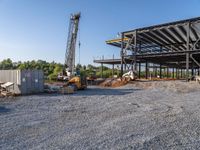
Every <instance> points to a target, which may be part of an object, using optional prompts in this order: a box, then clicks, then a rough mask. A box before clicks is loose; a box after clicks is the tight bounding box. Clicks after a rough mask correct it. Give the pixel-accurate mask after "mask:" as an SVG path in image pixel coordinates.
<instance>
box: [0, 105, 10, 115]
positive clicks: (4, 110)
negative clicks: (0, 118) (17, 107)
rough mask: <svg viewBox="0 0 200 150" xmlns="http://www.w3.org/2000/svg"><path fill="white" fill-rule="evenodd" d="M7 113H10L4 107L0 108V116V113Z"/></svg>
mask: <svg viewBox="0 0 200 150" xmlns="http://www.w3.org/2000/svg"><path fill="white" fill-rule="evenodd" d="M7 112H10V109H8V108H6V107H4V106H0V114H1V113H7Z"/></svg>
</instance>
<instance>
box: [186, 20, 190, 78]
mask: <svg viewBox="0 0 200 150" xmlns="http://www.w3.org/2000/svg"><path fill="white" fill-rule="evenodd" d="M186 45H187V51H189V50H190V23H188V24H187V41H186ZM189 57H190V55H189V53H187V54H186V80H187V81H189Z"/></svg>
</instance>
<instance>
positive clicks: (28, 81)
mask: <svg viewBox="0 0 200 150" xmlns="http://www.w3.org/2000/svg"><path fill="white" fill-rule="evenodd" d="M0 81H1V82H14V92H15V93H19V94H32V93H40V92H43V89H44V74H43V71H42V70H0Z"/></svg>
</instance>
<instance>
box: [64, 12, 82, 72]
mask: <svg viewBox="0 0 200 150" xmlns="http://www.w3.org/2000/svg"><path fill="white" fill-rule="evenodd" d="M80 17H81V13H80V12H79V13H76V14H71V17H70V22H69V31H68V38H67V46H66V53H65V64H64V69H63V70H64V72H65V74H66V73H67V76H71V75H74V73H75V71H74V68H75V49H76V40H77V33H78V26H79V20H80ZM79 46H80V44H79Z"/></svg>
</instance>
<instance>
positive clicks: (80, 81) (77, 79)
mask: <svg viewBox="0 0 200 150" xmlns="http://www.w3.org/2000/svg"><path fill="white" fill-rule="evenodd" d="M67 85H71V86H73V87H74V90H83V89H86V88H87V80H86V78H85V77H81V76H74V77H72V78H71V79H70V80H69V81H68V82H67Z"/></svg>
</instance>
